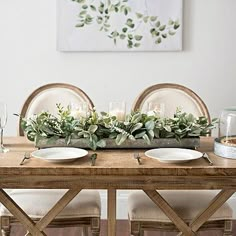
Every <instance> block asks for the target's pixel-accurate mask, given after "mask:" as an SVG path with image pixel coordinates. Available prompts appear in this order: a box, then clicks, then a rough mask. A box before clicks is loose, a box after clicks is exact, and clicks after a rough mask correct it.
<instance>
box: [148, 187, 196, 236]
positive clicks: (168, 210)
mask: <svg viewBox="0 0 236 236" xmlns="http://www.w3.org/2000/svg"><path fill="white" fill-rule="evenodd" d="M143 191H144V192H145V193H146V194H147V195H148V197H149V198H150V199H151V200H152V201H153V202H154V203H155V204H156V205H157V206H158V207H159V208H160V209H161V210H162V211H163V212H164V213H165V214H166V216H168V217H169V219H170V220H171V221H172V222H173V223H174V224H175V225H176V227H177V228H178V229H179V230H180V231H181V232H183V233H184V235H188V236H193V235H195V232H193V231H192V230H191V228H190V227H189V226H188V225H187V224H186V223H185V222H184V221H183V220H182V219H181V218H180V217H179V215H178V214H177V213H176V212H175V211H174V210H173V209H172V207H171V206H170V205H169V204H168V203H167V202H166V201H165V199H164V198H163V197H162V196H161V195H160V194H159V193H158V192H157V191H156V190H143Z"/></svg>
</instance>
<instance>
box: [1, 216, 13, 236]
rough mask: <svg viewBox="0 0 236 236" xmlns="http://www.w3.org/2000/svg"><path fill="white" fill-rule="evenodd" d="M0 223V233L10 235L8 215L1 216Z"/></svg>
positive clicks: (3, 235) (5, 235)
mask: <svg viewBox="0 0 236 236" xmlns="http://www.w3.org/2000/svg"><path fill="white" fill-rule="evenodd" d="M0 221H1V223H0V225H1V235H2V236H10V232H11V226H10V217H8V216H2V217H0Z"/></svg>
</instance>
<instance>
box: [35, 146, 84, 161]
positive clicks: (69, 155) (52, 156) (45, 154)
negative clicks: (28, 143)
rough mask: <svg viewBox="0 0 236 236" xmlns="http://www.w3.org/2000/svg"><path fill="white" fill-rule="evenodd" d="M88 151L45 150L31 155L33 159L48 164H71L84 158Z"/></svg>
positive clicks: (73, 149) (61, 148) (76, 149)
mask: <svg viewBox="0 0 236 236" xmlns="http://www.w3.org/2000/svg"><path fill="white" fill-rule="evenodd" d="M87 154H88V151H86V150H84V149H81V148H64V147H55V148H45V149H40V150H37V151H34V152H32V153H31V155H32V156H33V157H36V158H40V159H43V160H46V161H49V162H71V161H74V160H76V159H78V158H81V157H84V156H86V155H87Z"/></svg>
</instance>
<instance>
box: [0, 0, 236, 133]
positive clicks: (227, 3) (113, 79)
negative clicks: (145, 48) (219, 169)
mask: <svg viewBox="0 0 236 236" xmlns="http://www.w3.org/2000/svg"><path fill="white" fill-rule="evenodd" d="M184 5H185V6H184V37H183V38H184V50H183V51H182V52H173V53H172V52H168V53H167V52H166V53H61V52H58V51H56V0H40V1H36V0H21V1H19V0H11V1H8V0H0V82H1V83H0V86H1V90H0V100H5V101H6V102H7V103H8V107H9V114H10V115H9V122H8V125H7V127H6V135H15V134H16V127H17V118H16V117H14V116H13V115H11V114H13V113H17V112H19V111H20V109H21V106H22V104H23V102H24V100H25V99H26V97H27V96H28V95H29V94H30V93H31V91H32V90H34V89H36V88H37V87H39V86H41V85H43V84H46V83H51V82H66V83H71V84H74V85H76V86H79V87H81V88H82V89H83V90H84V91H85V92H86V93H87V94H88V95H89V96H90V97H91V99H92V100H93V101H94V103H95V104H96V107H97V109H98V110H107V104H108V102H109V101H111V100H121V99H122V100H124V99H125V100H126V101H127V103H128V105H129V107H131V105H132V102H133V101H134V99H135V97H136V96H137V95H138V94H139V93H140V92H141V91H142V90H143V89H144V88H146V87H148V86H150V85H153V84H155V83H162V82H174V83H179V84H183V85H185V86H187V87H189V88H191V89H192V90H194V91H195V92H196V93H198V94H199V95H200V96H201V97H202V99H203V100H204V101H205V102H206V104H207V105H208V108H209V110H210V113H211V115H212V116H213V117H215V116H218V115H219V113H220V111H221V109H222V108H224V107H227V106H232V105H236V92H235V90H236V66H235V63H236V30H235V29H236V27H235V22H236V14H235V10H236V1H235V0H185V3H184Z"/></svg>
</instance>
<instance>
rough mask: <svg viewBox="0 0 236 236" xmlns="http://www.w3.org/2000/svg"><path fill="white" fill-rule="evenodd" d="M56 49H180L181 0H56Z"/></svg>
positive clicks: (181, 27)
mask: <svg viewBox="0 0 236 236" xmlns="http://www.w3.org/2000/svg"><path fill="white" fill-rule="evenodd" d="M57 10H58V12H57V17H58V19H57V24H58V32H57V33H58V34H57V46H58V50H60V51H179V50H182V30H183V23H182V11H183V0H58V9H57Z"/></svg>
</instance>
